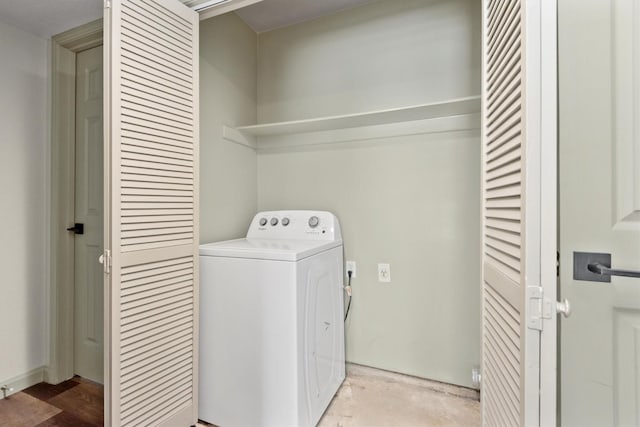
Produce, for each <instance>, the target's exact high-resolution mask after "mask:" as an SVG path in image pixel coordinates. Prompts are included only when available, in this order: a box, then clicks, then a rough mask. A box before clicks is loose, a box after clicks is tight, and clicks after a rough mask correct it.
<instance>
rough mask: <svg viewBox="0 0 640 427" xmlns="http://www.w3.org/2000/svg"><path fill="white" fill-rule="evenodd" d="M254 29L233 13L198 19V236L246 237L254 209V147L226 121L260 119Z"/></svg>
mask: <svg viewBox="0 0 640 427" xmlns="http://www.w3.org/2000/svg"><path fill="white" fill-rule="evenodd" d="M256 39H257V36H256V34H255V33H254V32H253V31H252V30H251V29H250V28H249V27H247V26H246V24H244V22H242V21H241V20H240V18H238V17H237V16H236V15H235V14H226V15H222V16H219V17H215V18H212V19H208V20H205V21H202V22H200V241H201V242H202V243H205V242H211V241H217V240H226V239H231V238H237V237H243V236H245V235H246V232H247V227H248V225H249V222H250V221H251V219H252V218H253V215H254V214H255V212H256V209H257V208H256V204H257V175H256V153H255V151H253V150H251V149H250V148H248V147H245V146H241V145H237V144H234V143H231V142H229V141H226V140H223V139H222V125H223V124H225V125H229V126H238V125H244V124H249V123H255V121H256V84H257V80H256V42H257V40H256Z"/></svg>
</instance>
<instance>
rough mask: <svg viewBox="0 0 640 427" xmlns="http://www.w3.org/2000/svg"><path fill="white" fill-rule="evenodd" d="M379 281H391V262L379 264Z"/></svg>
mask: <svg viewBox="0 0 640 427" xmlns="http://www.w3.org/2000/svg"><path fill="white" fill-rule="evenodd" d="M378 282H384V283H390V282H391V265H390V264H378Z"/></svg>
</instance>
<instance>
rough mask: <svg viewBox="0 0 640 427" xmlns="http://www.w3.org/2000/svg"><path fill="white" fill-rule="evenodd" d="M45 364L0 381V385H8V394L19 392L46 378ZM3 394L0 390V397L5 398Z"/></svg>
mask: <svg viewBox="0 0 640 427" xmlns="http://www.w3.org/2000/svg"><path fill="white" fill-rule="evenodd" d="M44 368H45V367H44V366H40V367H38V368H35V369H32V370H30V371H28V372H25V373H24V374H21V375H16V376H15V377H12V378H8V379H5V380H3V381H0V387H5V386H6V387H7V388H8V389H9V390H7V396H9V395H12V394H14V393H17V392H19V391H21V390H24V389H25V388H29V387H31V386H32V385H35V384H38V383H41V382H42V380H43V378H44ZM3 396H4V395H3V394H2V393H1V392H0V399H2V398H3Z"/></svg>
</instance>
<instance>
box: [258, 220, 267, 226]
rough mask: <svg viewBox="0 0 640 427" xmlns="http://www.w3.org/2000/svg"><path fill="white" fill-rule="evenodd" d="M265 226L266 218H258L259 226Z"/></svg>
mask: <svg viewBox="0 0 640 427" xmlns="http://www.w3.org/2000/svg"><path fill="white" fill-rule="evenodd" d="M265 225H267V218H260V226H262V227H264V226H265Z"/></svg>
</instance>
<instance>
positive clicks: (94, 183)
mask: <svg viewBox="0 0 640 427" xmlns="http://www.w3.org/2000/svg"><path fill="white" fill-rule="evenodd" d="M102 80H103V77H102V46H98V47H95V48H93V49H89V50H85V51H83V52H80V53H78V54H77V55H76V174H75V176H76V178H75V181H76V188H75V222H76V223H77V224H83V225H84V230H83V231H84V232H83V233H82V234H78V233H76V236H75V288H74V373H75V374H77V375H80V376H81V377H83V378H88V379H90V380H93V381H97V382H99V383H102V378H103V366H102V365H103V360H104V336H103V317H104V310H103V306H104V298H103V292H104V284H103V282H104V279H103V275H102V266H101V265H100V264H99V263H98V257H99V256H100V255H101V254H102V250H103V243H102V242H103V231H102V226H103V221H104V219H103V203H102V201H103V194H102V186H103V167H102V163H103V143H102V137H103V132H102V129H103V123H102V102H103V101H102Z"/></svg>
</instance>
